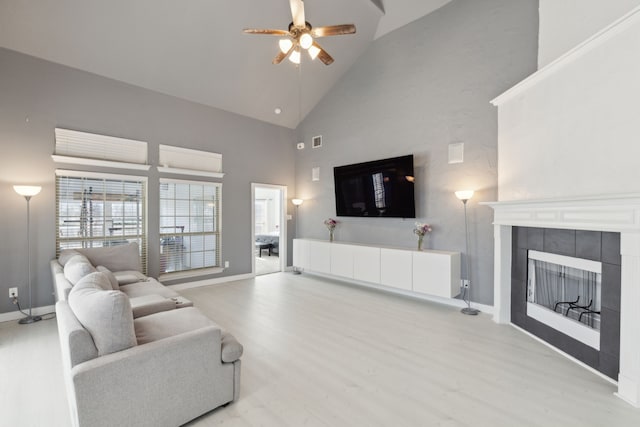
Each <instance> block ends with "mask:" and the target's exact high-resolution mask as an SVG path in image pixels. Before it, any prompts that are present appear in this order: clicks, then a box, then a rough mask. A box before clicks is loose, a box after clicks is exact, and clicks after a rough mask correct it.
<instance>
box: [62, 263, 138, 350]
mask: <svg viewBox="0 0 640 427" xmlns="http://www.w3.org/2000/svg"><path fill="white" fill-rule="evenodd" d="M110 286H111V284H110V283H109V279H108V278H107V276H106V275H105V274H104V273H98V272H96V273H91V274H89V275H88V276H86V277H84V278H83V279H82V280H80V281H79V282H78V283H77V284H76V285H75V286H74V287H73V289H71V292H70V293H69V306H70V307H71V310H73V313H74V314H75V316H76V317H77V318H78V321H79V322H80V323H81V324H82V326H84V328H85V329H86V330H87V331H89V333H90V334H91V337H92V338H93V342H94V343H95V345H96V348H97V349H98V355H99V356H103V355H105V354H110V353H115V352H117V351H121V350H126V349H127V348H130V347H133V346H135V345H136V344H137V343H136V333H135V329H134V326H133V313H132V311H131V304H130V303H129V297H127V296H126V295H125V294H123V293H122V292H121V291H114V290H105V289H108V288H109V287H110Z"/></svg>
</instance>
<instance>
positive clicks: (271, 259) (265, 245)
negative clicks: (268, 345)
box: [251, 184, 287, 276]
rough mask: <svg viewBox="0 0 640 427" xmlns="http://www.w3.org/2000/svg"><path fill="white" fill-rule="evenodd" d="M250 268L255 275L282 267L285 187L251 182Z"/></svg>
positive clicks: (284, 238)
mask: <svg viewBox="0 0 640 427" xmlns="http://www.w3.org/2000/svg"><path fill="white" fill-rule="evenodd" d="M251 190H252V194H253V208H252V221H253V226H252V229H253V233H252V237H253V239H252V240H253V242H252V245H253V254H254V256H253V271H254V273H255V274H256V275H257V276H259V275H263V274H270V273H276V272H279V271H283V270H284V266H285V261H286V257H287V251H286V226H287V223H286V218H285V215H284V212H285V207H286V200H287V198H286V187H284V186H280V185H269V184H252V185H251Z"/></svg>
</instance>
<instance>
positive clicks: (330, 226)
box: [324, 218, 338, 242]
mask: <svg viewBox="0 0 640 427" xmlns="http://www.w3.org/2000/svg"><path fill="white" fill-rule="evenodd" d="M324 225H325V226H326V227H327V228H328V229H329V241H330V242H333V232H334V231H335V229H336V225H338V221H336V220H335V219H333V218H329V219H325V220H324Z"/></svg>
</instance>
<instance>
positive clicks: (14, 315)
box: [0, 305, 56, 322]
mask: <svg viewBox="0 0 640 427" xmlns="http://www.w3.org/2000/svg"><path fill="white" fill-rule="evenodd" d="M23 311H24V312H25V313H28V312H29V309H26V310H24V309H23ZM55 311H56V307H55V306H53V305H46V306H44V307H34V308H33V309H32V310H31V313H32V315H34V316H42V315H44V314H49V313H54V312H55ZM23 317H25V315H24V314H22V313H20V312H19V311H18V310H17V309H16V311H10V312H8V313H0V322H12V321H14V320H20V319H22V318H23Z"/></svg>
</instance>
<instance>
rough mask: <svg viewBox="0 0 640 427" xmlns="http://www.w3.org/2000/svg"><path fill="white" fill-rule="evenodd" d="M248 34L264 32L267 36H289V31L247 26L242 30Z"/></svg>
mask: <svg viewBox="0 0 640 427" xmlns="http://www.w3.org/2000/svg"><path fill="white" fill-rule="evenodd" d="M242 31H243V32H244V33H246V34H262V35H266V36H288V35H290V34H289V31H287V30H261V29H256V28H245V29H244V30H242Z"/></svg>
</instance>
